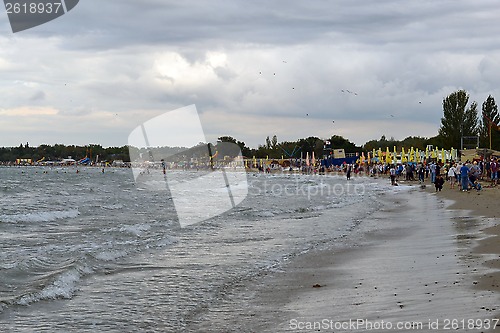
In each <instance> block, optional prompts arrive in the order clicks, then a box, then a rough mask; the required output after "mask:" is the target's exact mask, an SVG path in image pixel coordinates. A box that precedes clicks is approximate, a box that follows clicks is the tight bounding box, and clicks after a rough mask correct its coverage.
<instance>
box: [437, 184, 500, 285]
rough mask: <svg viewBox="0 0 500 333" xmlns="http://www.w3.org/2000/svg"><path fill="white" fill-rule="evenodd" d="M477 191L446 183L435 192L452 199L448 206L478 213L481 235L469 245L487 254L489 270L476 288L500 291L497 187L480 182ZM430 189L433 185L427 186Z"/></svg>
mask: <svg viewBox="0 0 500 333" xmlns="http://www.w3.org/2000/svg"><path fill="white" fill-rule="evenodd" d="M482 184H483V188H482V190H481V191H480V192H477V191H470V192H461V191H459V190H458V189H457V188H455V189H450V188H449V185H448V184H445V186H444V188H443V191H441V192H439V193H437V194H436V195H438V196H441V197H443V198H446V199H448V200H452V201H453V203H452V204H451V205H449V206H448V208H449V209H458V210H466V211H468V212H469V213H470V215H471V216H477V217H478V219H479V220H480V221H482V222H483V223H480V228H481V229H480V230H481V232H482V233H483V237H484V239H481V240H480V241H479V243H478V244H477V245H476V246H475V247H474V248H473V249H471V250H472V251H471V253H474V254H479V255H483V256H485V257H486V256H487V257H490V258H489V259H487V260H486V262H485V265H486V266H487V267H489V268H491V270H489V271H487V273H485V274H484V275H483V276H482V277H481V278H480V279H479V283H478V285H477V287H478V288H481V289H484V290H491V291H495V292H499V291H500V259H499V258H500V242H499V240H500V225H499V221H500V220H499V217H500V187H498V186H497V187H489V183H487V182H483V183H482ZM428 188H429V191H432V187H428Z"/></svg>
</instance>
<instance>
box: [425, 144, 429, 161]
mask: <svg viewBox="0 0 500 333" xmlns="http://www.w3.org/2000/svg"><path fill="white" fill-rule="evenodd" d="M428 158H429V147H425V159H426V160H427V159H428Z"/></svg>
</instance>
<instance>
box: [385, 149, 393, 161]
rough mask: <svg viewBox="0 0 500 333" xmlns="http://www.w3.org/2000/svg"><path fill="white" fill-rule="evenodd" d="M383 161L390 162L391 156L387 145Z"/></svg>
mask: <svg viewBox="0 0 500 333" xmlns="http://www.w3.org/2000/svg"><path fill="white" fill-rule="evenodd" d="M385 161H386V163H387V164H392V157H391V152H390V151H389V147H387V148H386V152H385Z"/></svg>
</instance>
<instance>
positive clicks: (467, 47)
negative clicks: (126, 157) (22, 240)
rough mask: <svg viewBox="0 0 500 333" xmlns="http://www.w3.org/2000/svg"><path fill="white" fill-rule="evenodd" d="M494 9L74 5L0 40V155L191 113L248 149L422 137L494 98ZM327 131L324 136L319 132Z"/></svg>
mask: <svg viewBox="0 0 500 333" xmlns="http://www.w3.org/2000/svg"><path fill="white" fill-rule="evenodd" d="M499 14H500V8H499V7H498V6H497V5H496V3H495V2H493V1H479V2H478V1H472V0H468V1H466V0H459V1H439V2H436V1H413V0H411V1H405V3H404V4H402V3H401V2H400V1H395V0H383V1H377V2H373V1H366V0H360V1H347V0H345V1H344V0H342V1H334V2H332V1H324V0H312V1H307V2H304V1H284V0H279V1H240V0H236V1H219V0H215V1H209V2H208V1H183V2H182V3H179V2H178V1H165V0H145V1H140V2H138V1H132V0H123V1H97V0H86V1H81V2H80V3H79V4H78V6H76V7H75V8H74V9H73V10H72V11H71V12H69V13H68V14H66V15H64V16H62V17H60V18H59V19H56V20H54V21H52V22H49V23H47V24H44V25H41V26H39V27H36V28H33V29H31V30H27V31H23V32H20V33H16V34H12V32H11V31H10V27H9V25H8V20H7V15H6V14H5V15H4V16H3V19H2V21H1V26H0V29H1V33H0V73H1V75H0V88H1V91H2V98H1V99H0V129H1V131H2V134H1V135H0V146H17V145H19V144H20V143H21V142H23V143H24V142H27V141H29V142H30V144H31V145H38V144H42V143H49V144H53V143H65V144H88V143H101V144H103V145H104V146H114V145H124V144H127V137H128V134H129V133H130V131H132V130H133V129H134V128H135V127H137V126H138V125H139V124H141V123H142V122H144V121H147V120H148V119H150V118H152V117H155V116H157V115H160V114H162V113H164V112H167V111H170V110H174V109H177V108H180V107H184V106H187V105H191V104H195V105H196V107H197V109H198V111H199V112H200V114H201V120H202V125H203V128H204V130H205V132H206V136H207V139H210V140H215V139H216V138H217V137H218V136H221V135H232V136H234V137H236V138H237V139H239V140H242V141H245V142H246V143H247V145H249V146H252V147H256V146H257V145H258V144H261V143H263V142H264V139H265V137H266V136H268V135H269V136H272V135H274V134H276V135H277V136H278V139H279V140H280V141H281V140H294V139H297V138H300V137H304V136H310V135H314V136H319V137H327V136H330V135H332V134H338V135H342V136H344V137H346V138H348V139H350V140H351V141H353V142H355V143H357V144H363V143H364V142H366V141H368V140H370V139H378V138H380V136H381V135H386V136H387V137H391V136H394V137H395V138H396V139H403V138H404V137H406V136H409V135H418V136H434V135H436V134H437V129H438V127H439V121H440V118H441V116H442V100H443V98H444V97H446V96H447V95H449V94H450V93H451V92H453V91H455V90H457V89H465V90H467V91H468V92H469V93H470V96H471V101H473V100H475V101H477V102H478V103H479V105H481V103H482V102H483V101H484V100H485V99H486V98H487V96H488V95H490V94H491V95H492V96H493V97H497V96H500V94H499V92H500V90H499V87H500V82H499V81H500V77H499V76H498V73H499V72H500V71H499V70H500V49H499V46H498V43H497V36H498V35H499V32H500V27H499V23H497V17H499ZM333 121H335V122H333Z"/></svg>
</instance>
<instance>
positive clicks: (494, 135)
mask: <svg viewBox="0 0 500 333" xmlns="http://www.w3.org/2000/svg"><path fill="white" fill-rule="evenodd" d="M482 111H483V113H482V115H481V118H482V119H481V126H480V137H481V139H480V142H481V147H488V148H490V146H491V148H493V149H500V133H499V132H498V131H497V128H498V125H499V124H500V115H499V114H498V106H497V104H496V103H495V99H494V98H493V97H492V96H491V95H489V96H488V98H487V99H486V101H484V102H483V107H482ZM490 122H491V123H490ZM490 131H491V138H490ZM490 144H491V145H490Z"/></svg>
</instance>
